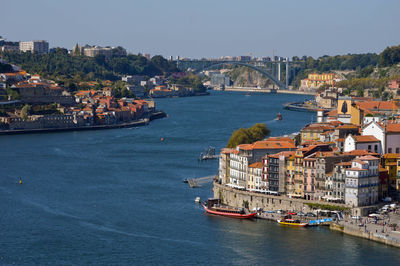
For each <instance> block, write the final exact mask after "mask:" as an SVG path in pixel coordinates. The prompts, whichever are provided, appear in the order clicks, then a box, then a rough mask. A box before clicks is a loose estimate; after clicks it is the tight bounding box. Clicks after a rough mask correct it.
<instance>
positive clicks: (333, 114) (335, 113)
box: [326, 110, 338, 117]
mask: <svg viewBox="0 0 400 266" xmlns="http://www.w3.org/2000/svg"><path fill="white" fill-rule="evenodd" d="M326 114H327V116H335V117H336V116H337V115H338V112H337V110H332V111H329V112H328V113H326Z"/></svg>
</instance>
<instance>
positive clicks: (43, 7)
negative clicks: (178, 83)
mask: <svg viewBox="0 0 400 266" xmlns="http://www.w3.org/2000/svg"><path fill="white" fill-rule="evenodd" d="M1 2H2V3H1V12H0V35H2V36H3V37H5V38H7V39H8V40H10V41H24V40H33V39H44V40H47V41H49V43H50V47H56V46H60V47H66V48H68V49H72V47H73V45H74V44H75V43H79V44H93V45H94V44H96V45H101V46H106V45H110V46H118V45H121V46H123V47H125V48H126V49H127V50H128V51H129V52H132V53H138V52H141V53H150V54H151V55H155V54H161V55H164V56H170V55H173V56H176V55H180V56H181V57H194V58H200V57H219V56H223V55H254V56H268V55H272V51H273V49H275V54H278V55H281V56H293V55H298V56H303V55H311V56H314V57H318V56H322V55H325V54H328V55H336V54H347V53H365V52H377V53H379V52H380V51H382V50H383V49H384V48H385V47H387V46H392V45H398V44H400V15H399V14H400V0H334V1H332V0H329V1H328V0H286V1H285V0H275V1H270V0H141V1H138V0H130V1H129V0H111V1H110V0H107V1H106V0H69V1H64V0H34V1H33V0H18V1H14V0H3V1H1Z"/></svg>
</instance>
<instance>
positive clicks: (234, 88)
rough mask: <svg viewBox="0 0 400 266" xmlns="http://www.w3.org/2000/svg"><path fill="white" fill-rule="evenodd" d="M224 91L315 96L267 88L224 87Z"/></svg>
mask: <svg viewBox="0 0 400 266" xmlns="http://www.w3.org/2000/svg"><path fill="white" fill-rule="evenodd" d="M225 91H242V92H263V93H285V94H299V95H313V96H314V95H315V92H305V91H297V90H277V89H267V88H255V87H229V86H226V87H225Z"/></svg>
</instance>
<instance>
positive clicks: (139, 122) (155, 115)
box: [0, 111, 167, 135]
mask: <svg viewBox="0 0 400 266" xmlns="http://www.w3.org/2000/svg"><path fill="white" fill-rule="evenodd" d="M164 117H167V114H166V113H165V112H164V111H155V112H151V113H149V114H148V117H146V118H142V119H139V120H135V121H130V122H126V123H121V124H112V125H94V126H85V127H67V128H38V129H13V130H0V135H17V134H18V135H19V134H31V133H56V132H67V131H89V130H104V129H116V128H130V127H138V126H145V125H148V124H149V123H150V121H153V120H155V119H160V118H164Z"/></svg>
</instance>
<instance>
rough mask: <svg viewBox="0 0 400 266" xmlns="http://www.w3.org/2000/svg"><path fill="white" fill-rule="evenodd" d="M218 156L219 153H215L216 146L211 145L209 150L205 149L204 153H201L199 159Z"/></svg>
mask: <svg viewBox="0 0 400 266" xmlns="http://www.w3.org/2000/svg"><path fill="white" fill-rule="evenodd" d="M217 158H218V154H215V148H214V147H211V146H210V147H208V149H207V150H205V151H204V153H200V156H199V161H204V160H210V159H217Z"/></svg>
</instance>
